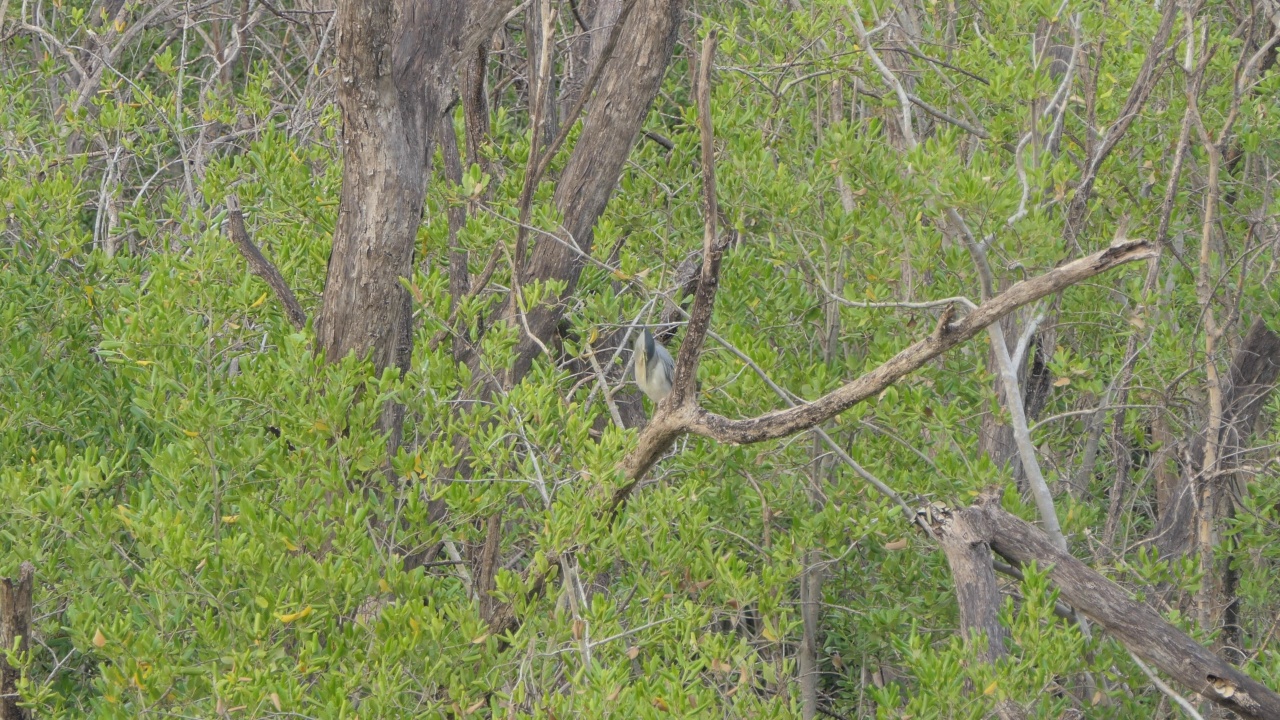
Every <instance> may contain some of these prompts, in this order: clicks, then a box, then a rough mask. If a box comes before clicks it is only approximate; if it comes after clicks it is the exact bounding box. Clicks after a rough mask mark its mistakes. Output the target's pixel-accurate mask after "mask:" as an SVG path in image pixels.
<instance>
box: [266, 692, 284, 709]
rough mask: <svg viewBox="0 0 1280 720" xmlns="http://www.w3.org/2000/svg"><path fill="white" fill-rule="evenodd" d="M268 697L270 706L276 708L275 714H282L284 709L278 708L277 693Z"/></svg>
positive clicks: (278, 698) (278, 697)
mask: <svg viewBox="0 0 1280 720" xmlns="http://www.w3.org/2000/svg"><path fill="white" fill-rule="evenodd" d="M269 697H270V698H271V704H272V705H275V706H276V712H283V711H284V708H283V707H281V706H280V695H279V693H271V695H270V696H269Z"/></svg>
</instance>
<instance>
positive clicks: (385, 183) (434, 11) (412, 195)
mask: <svg viewBox="0 0 1280 720" xmlns="http://www.w3.org/2000/svg"><path fill="white" fill-rule="evenodd" d="M465 10H466V6H465V3H464V2H462V1H461V0H429V1H428V2H418V1H416V0H344V1H343V2H340V3H339V5H338V21H337V27H338V47H337V50H338V103H339V105H340V106H341V108H342V121H343V122H342V159H343V173H342V195H341V200H340V202H339V205H338V224H337V228H336V230H335V231H334V238H333V251H332V254H331V255H330V256H329V270H328V277H327V279H326V282H325V290H324V304H323V307H322V309H321V311H320V315H319V320H318V323H317V328H316V336H317V342H318V344H319V348H320V349H321V350H322V351H323V352H324V354H325V358H326V359H327V360H329V361H330V362H336V361H338V360H341V359H342V358H344V357H346V356H347V355H348V354H350V353H355V354H356V355H358V356H361V357H366V356H370V355H371V356H372V359H373V363H374V367H375V368H377V369H378V370H379V371H381V370H383V369H385V368H389V367H394V368H399V369H400V370H406V369H408V367H409V360H410V354H411V352H412V349H413V335H412V327H411V318H412V312H411V306H410V297H409V293H408V292H407V291H406V290H405V289H404V288H403V286H401V284H400V278H404V277H410V276H411V274H412V271H413V252H414V244H415V240H416V238H417V233H418V226H419V225H420V224H421V222H422V209H423V202H424V200H425V199H426V191H427V177H428V175H429V171H430V151H431V139H432V135H433V133H434V131H435V129H436V127H437V119H438V117H439V116H440V114H441V112H442V110H443V109H444V106H445V101H446V97H445V91H446V89H447V88H448V87H449V84H450V82H451V81H452V75H453V68H452V61H453V59H454V58H455V56H456V54H457V48H458V43H460V41H461V34H462V26H463V19H464V18H465V17H466V12H465ZM387 422H390V423H391V424H393V425H394V424H397V423H394V418H387V417H384V424H385V423H387ZM389 429H393V428H389Z"/></svg>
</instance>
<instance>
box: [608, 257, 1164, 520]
mask: <svg viewBox="0 0 1280 720" xmlns="http://www.w3.org/2000/svg"><path fill="white" fill-rule="evenodd" d="M1157 254H1158V249H1157V247H1156V246H1155V245H1154V244H1153V243H1150V242H1148V241H1146V240H1134V241H1126V242H1120V243H1116V244H1114V245H1112V246H1111V247H1109V248H1107V249H1106V250H1102V251H1100V252H1096V253H1094V254H1092V255H1089V256H1086V257H1083V258H1080V259H1078V260H1073V261H1072V262H1069V263H1067V264H1065V265H1061V266H1059V267H1056V268H1054V269H1052V270H1050V271H1049V272H1047V273H1044V274H1043V275H1039V276H1037V277H1034V278H1031V279H1030V280H1023V281H1022V282H1019V283H1017V284H1015V285H1013V286H1011V287H1010V288H1009V289H1008V290H1005V291H1004V292H1002V293H1000V294H999V295H996V296H995V297H993V298H991V299H990V300H988V301H986V302H984V303H982V304H981V305H979V306H977V307H976V308H974V309H973V310H972V311H970V312H969V313H968V314H967V315H965V316H964V317H962V318H961V319H959V320H955V321H952V320H951V317H952V316H953V315H954V313H955V307H954V306H949V307H948V308H947V309H946V310H945V311H944V312H943V315H942V318H941V319H940V321H939V322H938V325H937V327H936V328H935V329H934V331H933V332H932V333H930V334H929V336H928V337H926V338H923V339H921V340H918V341H916V342H915V343H914V344H912V345H911V346H909V347H907V348H906V349H904V350H902V351H901V352H899V353H898V354H897V355H894V356H893V357H892V358H890V359H888V360H886V361H885V362H884V363H883V364H881V365H880V366H879V367H877V368H876V369H874V370H872V371H871V372H868V373H866V374H864V375H862V376H861V377H859V378H857V379H856V380H853V381H851V382H849V383H847V384H845V385H843V386H841V387H840V388H837V389H836V390H833V391H832V392H830V393H828V394H826V395H824V396H822V397H820V398H818V399H817V400H814V401H813V402H809V403H805V404H803V405H797V406H795V407H791V408H787V409H784V410H775V411H774V412H770V413H765V414H764V415H760V416H759V417H754V418H747V419H744V420H731V419H729V418H726V417H723V416H721V415H716V414H715V413H712V412H708V411H707V410H705V409H703V408H702V407H700V406H698V404H697V402H696V400H695V399H694V398H693V397H692V396H686V397H685V398H684V399H683V401H682V402H681V403H679V404H676V403H673V402H671V398H668V399H667V401H666V402H664V403H663V404H662V406H661V407H660V408H659V412H658V413H656V414H655V416H654V418H653V420H652V421H651V422H650V423H649V425H648V426H647V427H646V428H645V430H644V432H643V433H641V434H640V437H639V439H638V442H637V444H636V447H635V449H633V450H632V451H631V453H630V454H628V455H627V457H626V458H624V459H623V461H622V470H623V472H624V473H625V474H626V476H627V478H628V480H629V482H628V483H627V484H625V485H623V486H622V487H620V488H618V490H617V491H616V492H615V493H614V503H613V509H614V511H615V512H616V510H617V508H618V507H620V506H621V505H622V504H623V503H624V502H626V499H627V497H628V496H629V495H630V493H631V491H632V489H633V488H634V487H635V484H636V483H637V482H639V480H640V479H641V478H643V477H644V475H645V474H646V473H647V472H648V471H649V469H650V468H651V467H653V464H654V463H656V462H657V461H658V459H659V458H660V457H661V456H662V454H663V453H664V452H666V450H667V448H669V447H670V446H671V443H672V442H674V441H675V439H676V438H678V437H680V436H681V435H683V434H686V433H691V434H694V435H701V436H703V437H708V438H711V439H713V440H718V441H720V442H726V443H731V444H734V445H749V444H752V443H758V442H764V441H766V440H776V439H778V438H783V437H787V436H789V435H794V434H795V433H798V432H800V431H802V430H807V429H809V428H811V427H814V426H815V425H818V424H819V423H822V422H824V421H826V420H829V419H831V418H832V417H835V416H836V415H838V414H840V413H842V412H844V411H845V410H848V409H849V408H851V407H853V406H854V405H857V404H858V403H860V402H862V401H864V400H866V399H867V398H870V397H872V396H874V395H876V394H878V393H879V392H880V391H881V390H884V389H885V388H887V387H889V386H890V385H892V384H893V383H895V382H897V381H898V380H899V379H900V378H902V377H903V376H905V375H907V374H908V373H911V372H913V371H915V370H917V369H919V368H920V367H921V366H923V365H924V364H925V363H927V362H929V361H930V360H932V359H933V358H935V357H937V356H939V355H941V354H942V353H944V352H946V351H948V350H950V349H951V348H953V347H956V346H957V345H959V344H961V343H963V342H965V341H966V340H969V339H970V338H972V337H973V336H975V335H977V334H978V333H979V332H982V331H983V330H984V329H985V328H986V327H987V326H989V325H992V324H993V323H995V322H997V321H999V320H1000V319H1001V318H1003V317H1004V316H1006V315H1008V314H1009V313H1011V312H1013V311H1014V310H1016V309H1018V308H1020V307H1022V306H1023V305H1027V304H1029V303H1032V302H1035V301H1036V300H1039V299H1040V298H1042V297H1046V296H1048V295H1052V294H1053V293H1056V292H1059V291H1061V290H1063V289H1065V288H1068V287H1070V286H1072V285H1075V284H1076V283H1079V282H1081V281H1083V280H1087V279H1088V278H1091V277H1094V276H1095V275H1100V274H1102V273H1104V272H1106V271H1108V270H1111V269H1113V268H1116V267H1119V266H1121V265H1124V264H1126V263H1131V262H1135V261H1138V260H1146V259H1148V258H1153V257H1155V256H1156V255H1157ZM715 287H716V285H715V283H702V282H701V281H700V282H699V286H698V291H697V295H696V296H695V298H694V308H695V310H696V309H697V308H698V307H699V303H700V302H701V303H702V306H703V307H705V308H706V309H705V312H706V316H707V317H708V318H709V317H710V311H711V304H712V302H713V300H714V291H715ZM690 326H691V328H692V326H693V321H692V320H690ZM686 353H689V355H690V357H686ZM692 355H693V353H690V352H689V349H688V345H687V341H686V346H685V347H682V348H681V351H680V362H683V363H688V364H689V365H690V366H692V367H693V368H694V369H695V370H696V367H697V361H698V358H697V357H693V356H692Z"/></svg>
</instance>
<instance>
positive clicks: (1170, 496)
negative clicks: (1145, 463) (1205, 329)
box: [1155, 319, 1280, 557]
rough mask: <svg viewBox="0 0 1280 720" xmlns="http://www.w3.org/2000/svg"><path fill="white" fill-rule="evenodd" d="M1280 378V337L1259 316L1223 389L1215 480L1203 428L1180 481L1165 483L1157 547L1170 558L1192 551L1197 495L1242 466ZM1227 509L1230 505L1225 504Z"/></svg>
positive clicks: (1238, 352) (1237, 355) (1195, 441)
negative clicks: (1208, 471) (1209, 474)
mask: <svg viewBox="0 0 1280 720" xmlns="http://www.w3.org/2000/svg"><path fill="white" fill-rule="evenodd" d="M1277 377H1280V336H1278V335H1276V333H1274V332H1272V331H1271V330H1269V329H1268V328H1267V326H1266V324H1265V323H1263V322H1262V320H1260V319H1259V320H1255V321H1254V323H1253V325H1252V326H1251V327H1250V328H1249V331H1248V333H1247V334H1246V335H1245V338H1244V342H1242V343H1241V345H1240V349H1239V350H1238V351H1237V353H1236V356H1235V358H1234V359H1233V360H1232V362H1231V375H1230V378H1229V381H1228V382H1229V385H1228V387H1227V388H1225V389H1224V390H1223V401H1222V405H1223V413H1222V415H1223V417H1222V432H1221V437H1220V439H1219V442H1218V445H1219V447H1220V448H1221V453H1222V458H1221V460H1220V461H1219V462H1218V466H1217V470H1218V472H1217V473H1214V475H1215V476H1217V477H1215V478H1205V477H1203V475H1204V472H1203V469H1204V468H1203V465H1204V453H1205V445H1206V438H1205V435H1204V432H1203V431H1202V432H1200V433H1197V434H1196V436H1195V437H1193V438H1192V439H1191V442H1190V450H1189V452H1188V453H1187V455H1188V456H1187V457H1186V458H1184V462H1183V469H1182V474H1181V475H1180V477H1179V479H1178V481H1177V484H1176V485H1175V486H1174V487H1172V488H1168V489H1164V488H1163V486H1164V485H1165V484H1164V483H1160V486H1158V488H1157V489H1158V490H1162V491H1161V492H1159V493H1158V494H1157V500H1158V501H1159V506H1158V511H1159V523H1158V525H1157V528H1156V538H1155V541H1156V546H1157V547H1158V548H1159V549H1160V553H1161V555H1164V556H1165V557H1179V556H1182V555H1184V554H1185V553H1186V552H1188V551H1189V550H1190V549H1191V544H1192V539H1193V538H1194V537H1195V528H1196V517H1195V509H1194V505H1195V503H1194V497H1193V493H1195V492H1196V491H1197V488H1199V487H1201V486H1202V485H1204V483H1208V482H1217V483H1219V484H1221V485H1223V487H1224V488H1225V487H1226V484H1225V483H1223V482H1220V481H1219V480H1218V478H1223V477H1227V473H1229V472H1230V471H1231V470H1233V469H1234V468H1235V467H1237V466H1238V465H1239V463H1240V457H1241V455H1242V454H1243V452H1244V447H1245V443H1246V441H1247V440H1248V438H1249V437H1250V436H1251V435H1252V434H1253V430H1254V426H1255V425H1256V424H1257V422H1258V418H1259V417H1260V416H1261V414H1262V409H1263V407H1264V406H1265V405H1266V402H1267V398H1268V397H1269V396H1270V394H1271V391H1272V389H1273V388H1274V385H1275V382H1276V379H1277ZM1222 509H1223V510H1225V508H1222Z"/></svg>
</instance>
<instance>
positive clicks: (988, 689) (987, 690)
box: [982, 680, 996, 695]
mask: <svg viewBox="0 0 1280 720" xmlns="http://www.w3.org/2000/svg"><path fill="white" fill-rule="evenodd" d="M995 691H996V681H995V680H992V681H991V684H990V685H988V686H987V687H986V688H985V689H984V690H983V691H982V694H983V695H990V694H991V693H993V692H995Z"/></svg>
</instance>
